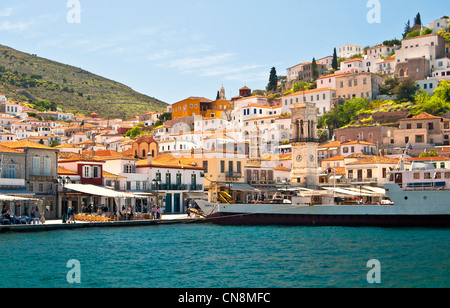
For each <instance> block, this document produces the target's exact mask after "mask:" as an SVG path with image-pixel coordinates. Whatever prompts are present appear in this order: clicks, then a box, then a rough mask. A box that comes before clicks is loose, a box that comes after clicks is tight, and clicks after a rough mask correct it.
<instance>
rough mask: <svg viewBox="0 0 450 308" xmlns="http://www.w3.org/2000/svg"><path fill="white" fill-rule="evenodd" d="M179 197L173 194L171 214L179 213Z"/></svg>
mask: <svg viewBox="0 0 450 308" xmlns="http://www.w3.org/2000/svg"><path fill="white" fill-rule="evenodd" d="M180 198H181V195H180V194H173V212H174V213H181V199H180Z"/></svg>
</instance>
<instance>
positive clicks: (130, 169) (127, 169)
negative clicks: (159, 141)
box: [123, 147, 164, 173]
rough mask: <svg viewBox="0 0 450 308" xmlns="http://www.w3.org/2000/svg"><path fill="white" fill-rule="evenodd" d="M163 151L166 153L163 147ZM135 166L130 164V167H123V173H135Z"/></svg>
mask: <svg viewBox="0 0 450 308" xmlns="http://www.w3.org/2000/svg"><path fill="white" fill-rule="evenodd" d="M163 151H164V147H163ZM133 167H134V166H133V165H131V164H128V165H124V166H123V173H133V171H134V170H133Z"/></svg>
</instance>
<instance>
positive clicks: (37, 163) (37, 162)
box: [33, 156, 41, 175]
mask: <svg viewBox="0 0 450 308" xmlns="http://www.w3.org/2000/svg"><path fill="white" fill-rule="evenodd" d="M40 174H41V158H40V157H39V156H33V175H40Z"/></svg>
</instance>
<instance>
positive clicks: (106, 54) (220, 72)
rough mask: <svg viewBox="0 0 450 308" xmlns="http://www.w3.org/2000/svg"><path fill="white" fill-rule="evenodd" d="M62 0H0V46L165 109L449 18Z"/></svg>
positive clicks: (432, 4) (285, 0)
mask: <svg viewBox="0 0 450 308" xmlns="http://www.w3.org/2000/svg"><path fill="white" fill-rule="evenodd" d="M79 3H80V5H81V14H80V16H81V23H69V22H68V20H67V14H68V13H69V11H70V10H71V8H68V7H67V4H68V0H45V1H41V0H14V1H5V0H2V1H1V2H0V44H2V45H6V46H9V47H12V48H14V49H17V50H20V51H24V52H28V53H33V54H34V53H35V54H38V55H39V56H41V57H45V58H48V59H51V60H55V61H59V62H62V63H65V64H70V65H74V66H77V67H81V68H83V69H86V70H88V71H90V72H92V73H95V74H98V75H102V76H104V77H106V78H110V79H113V80H116V81H118V82H121V83H124V84H126V85H128V86H130V87H132V88H133V89H134V90H136V91H139V92H142V93H144V94H147V95H150V96H154V97H156V98H158V99H161V100H163V101H165V102H167V103H170V104H171V103H174V102H177V101H179V100H182V99H184V98H186V97H189V96H204V97H207V98H210V99H214V98H215V96H216V92H217V91H218V90H219V88H220V87H221V86H222V84H223V85H224V87H225V89H226V94H227V98H230V97H231V96H235V95H237V94H238V89H239V88H240V87H242V86H244V85H247V86H248V87H250V88H252V89H264V88H265V86H266V85H267V82H268V78H269V72H270V68H271V67H272V66H274V67H276V69H277V72H278V74H279V75H285V74H286V68H288V67H290V66H293V65H296V64H298V63H301V62H307V61H311V60H312V58H313V57H315V58H316V59H317V58H322V57H325V56H328V55H331V54H332V52H333V48H334V47H339V46H342V45H345V44H356V45H361V46H363V47H364V46H368V45H370V46H374V45H376V44H379V43H381V42H383V41H384V40H387V39H393V38H400V37H401V34H402V32H403V29H404V25H405V23H406V22H407V21H408V19H411V22H413V19H414V17H415V15H416V14H417V12H420V13H421V16H422V21H423V23H424V25H428V23H429V22H431V21H433V20H434V19H437V18H440V17H442V16H443V15H450V5H449V1H448V0H432V1H427V2H424V1H422V0H421V1H418V0H412V1H411V0H394V1H387V0H379V3H380V6H381V22H380V23H369V22H368V21H367V18H366V17H367V14H368V12H369V11H370V10H371V8H368V7H367V3H368V0H349V1H337V0H333V1H332V0H319V1H312V0H309V1H304V0H278V1H275V0H271V1H266V0H240V1H237V0H221V1H215V0H164V1H161V0H160V1H153V0H128V1H123V0H121V1H118V0H79Z"/></svg>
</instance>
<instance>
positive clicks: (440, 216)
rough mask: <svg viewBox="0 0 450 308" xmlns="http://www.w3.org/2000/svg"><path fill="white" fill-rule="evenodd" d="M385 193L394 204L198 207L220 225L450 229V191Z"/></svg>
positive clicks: (395, 189)
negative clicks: (443, 227) (447, 227)
mask: <svg viewBox="0 0 450 308" xmlns="http://www.w3.org/2000/svg"><path fill="white" fill-rule="evenodd" d="M386 191H387V194H388V195H389V197H390V199H391V200H392V201H393V202H394V205H326V204H322V205H314V206H309V205H296V204H214V203H208V202H205V201H200V202H197V204H198V205H199V206H200V208H201V209H202V210H203V211H204V212H205V214H206V215H207V216H208V218H209V219H210V221H211V222H213V223H217V224H231V225H246V224H250V225H261V224H263V225H267V224H269V225H270V224H282V225H342V226H450V202H449V201H450V190H441V191H439V190H421V191H403V190H402V189H401V188H400V187H399V186H398V185H396V184H387V185H386Z"/></svg>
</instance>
